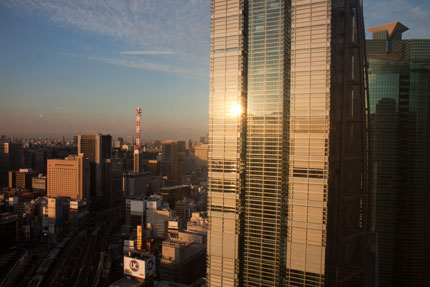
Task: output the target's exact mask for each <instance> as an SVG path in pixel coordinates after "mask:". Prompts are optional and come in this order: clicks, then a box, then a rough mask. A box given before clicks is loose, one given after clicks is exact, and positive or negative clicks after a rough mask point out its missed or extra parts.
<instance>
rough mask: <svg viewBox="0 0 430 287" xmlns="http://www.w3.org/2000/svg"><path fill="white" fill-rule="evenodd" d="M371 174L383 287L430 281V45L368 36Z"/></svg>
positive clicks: (392, 29)
mask: <svg viewBox="0 0 430 287" xmlns="http://www.w3.org/2000/svg"><path fill="white" fill-rule="evenodd" d="M368 30H369V31H370V32H372V33H373V39H372V40H367V51H368V62H369V89H370V117H371V121H370V128H371V139H372V143H371V151H372V157H371V171H372V193H373V194H374V198H375V201H374V204H375V208H374V210H375V221H374V228H375V231H376V232H377V234H378V275H379V285H380V286H425V285H428V284H429V282H430V272H429V270H430V245H429V242H430V224H429V220H430V208H429V207H430V188H429V187H430V40H425V39H413V40H402V33H403V32H405V31H407V30H408V28H407V27H405V26H404V25H402V24H401V23H399V22H393V23H389V24H385V25H381V26H377V27H372V28H369V29H368Z"/></svg>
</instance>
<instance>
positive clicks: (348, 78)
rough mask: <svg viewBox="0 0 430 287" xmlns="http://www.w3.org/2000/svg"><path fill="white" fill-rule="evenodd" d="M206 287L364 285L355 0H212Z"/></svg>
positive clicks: (364, 201) (361, 97)
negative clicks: (207, 285)
mask: <svg viewBox="0 0 430 287" xmlns="http://www.w3.org/2000/svg"><path fill="white" fill-rule="evenodd" d="M210 62H211V67H210V100H209V103H210V108H209V158H208V161H209V198H208V217H209V229H208V259H207V260H208V268H207V277H208V282H209V286H368V283H369V282H370V281H371V280H372V276H371V275H372V274H371V272H370V271H371V265H372V264H371V262H370V261H369V260H368V259H369V258H370V256H369V255H370V254H368V251H367V250H368V247H369V242H371V240H372V237H371V234H370V232H369V230H370V226H369V223H370V221H369V206H368V190H367V183H368V179H367V153H366V148H367V142H366V136H365V133H366V130H365V127H366V125H365V121H366V114H365V77H364V71H365V69H364V68H365V44H364V27H363V18H362V7H361V5H360V3H359V1H358V0H346V1H340V0H312V1H299V0H291V1H289V0H286V1H283V0H248V1H246V0H212V7H211V53H210Z"/></svg>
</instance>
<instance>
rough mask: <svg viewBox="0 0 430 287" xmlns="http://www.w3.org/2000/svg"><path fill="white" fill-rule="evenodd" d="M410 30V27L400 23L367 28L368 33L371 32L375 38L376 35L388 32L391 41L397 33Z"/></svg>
mask: <svg viewBox="0 0 430 287" xmlns="http://www.w3.org/2000/svg"><path fill="white" fill-rule="evenodd" d="M408 30H409V28H408V27H406V26H405V25H403V24H402V23H400V22H398V21H395V22H391V23H387V24H382V25H378V26H374V27H370V28H367V31H369V32H371V33H372V34H373V36H375V33H379V32H384V31H386V32H387V34H388V38H389V39H392V38H393V37H394V36H395V35H396V34H397V33H400V34H401V33H403V32H406V31H408ZM374 38H375V37H374Z"/></svg>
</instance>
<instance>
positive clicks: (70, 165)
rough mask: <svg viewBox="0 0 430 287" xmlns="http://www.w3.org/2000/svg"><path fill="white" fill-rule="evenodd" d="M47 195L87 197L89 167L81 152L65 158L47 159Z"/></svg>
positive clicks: (72, 197)
mask: <svg viewBox="0 0 430 287" xmlns="http://www.w3.org/2000/svg"><path fill="white" fill-rule="evenodd" d="M47 189H48V190H47V196H48V197H59V196H62V197H69V198H70V199H74V200H81V199H88V197H89V189H90V167H89V162H88V159H87V158H84V155H83V154H79V155H78V156H69V157H66V158H65V159H49V160H48V174H47Z"/></svg>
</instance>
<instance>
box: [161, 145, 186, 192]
mask: <svg viewBox="0 0 430 287" xmlns="http://www.w3.org/2000/svg"><path fill="white" fill-rule="evenodd" d="M162 152H163V153H162V157H161V165H160V166H161V175H163V176H167V181H168V182H169V183H171V184H182V183H183V182H184V177H185V142H183V141H171V140H168V141H163V143H162Z"/></svg>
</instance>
